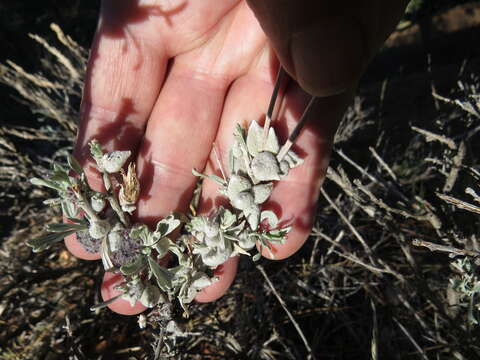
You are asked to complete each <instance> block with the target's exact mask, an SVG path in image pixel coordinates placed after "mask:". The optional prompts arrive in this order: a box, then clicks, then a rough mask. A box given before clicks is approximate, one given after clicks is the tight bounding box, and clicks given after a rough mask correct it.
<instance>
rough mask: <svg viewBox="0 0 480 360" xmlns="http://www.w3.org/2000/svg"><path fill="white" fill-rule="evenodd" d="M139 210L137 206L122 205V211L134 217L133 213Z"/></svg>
mask: <svg viewBox="0 0 480 360" xmlns="http://www.w3.org/2000/svg"><path fill="white" fill-rule="evenodd" d="M135 210H137V207H136V206H135V205H130V204H122V211H123V212H126V213H129V214H130V215H132V213H133V212H134V211H135Z"/></svg>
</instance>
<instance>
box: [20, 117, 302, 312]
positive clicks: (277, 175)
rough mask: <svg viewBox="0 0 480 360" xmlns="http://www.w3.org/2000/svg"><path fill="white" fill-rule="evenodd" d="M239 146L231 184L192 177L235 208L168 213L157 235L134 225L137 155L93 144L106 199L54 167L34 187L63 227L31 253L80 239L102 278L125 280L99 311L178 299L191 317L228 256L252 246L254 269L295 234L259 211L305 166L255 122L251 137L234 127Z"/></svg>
mask: <svg viewBox="0 0 480 360" xmlns="http://www.w3.org/2000/svg"><path fill="white" fill-rule="evenodd" d="M234 138H235V141H234V143H233V146H232V149H231V151H230V157H229V158H230V162H229V172H228V176H227V175H226V172H225V171H223V169H222V174H223V178H220V177H218V176H216V175H203V174H200V173H199V172H197V171H196V170H194V169H192V172H193V174H194V175H196V176H198V177H200V178H204V177H208V178H210V179H212V180H214V181H216V182H217V183H218V184H219V189H218V192H219V193H220V194H221V195H225V196H226V197H227V198H228V200H229V203H230V205H231V209H228V208H225V207H219V208H218V209H214V210H213V211H212V213H211V214H208V215H197V214H196V210H195V209H193V212H194V214H190V215H187V214H179V213H175V212H172V213H171V214H170V215H168V216H167V217H165V218H164V219H161V220H159V221H158V222H157V224H156V226H155V229H154V230H151V229H149V227H148V226H147V225H146V224H142V223H132V220H131V214H132V213H133V212H134V211H135V210H136V203H137V201H138V198H139V195H140V186H141V184H140V183H139V180H138V178H137V175H136V170H135V163H133V162H128V160H129V158H130V156H131V154H132V153H131V151H112V152H104V151H103V150H102V148H101V146H100V144H99V143H98V142H97V141H96V140H92V141H91V142H90V143H89V145H90V153H91V157H92V158H93V159H94V160H95V163H96V168H97V169H98V170H99V172H100V174H101V175H100V176H101V177H102V180H103V185H104V187H105V190H106V192H98V191H94V190H92V189H91V188H90V186H89V185H88V182H87V178H86V175H85V172H84V170H83V169H82V167H81V165H80V164H79V162H78V161H77V159H75V157H74V156H73V155H69V156H68V161H67V163H68V167H64V166H62V165H61V164H58V163H55V162H54V163H53V170H52V173H51V174H50V175H49V176H47V177H45V178H36V177H35V178H32V179H31V182H32V184H34V185H39V186H44V187H47V188H50V189H53V190H55V191H56V193H57V196H56V197H54V198H51V199H47V200H45V201H44V203H45V204H47V205H52V206H56V205H57V206H60V207H61V212H62V215H63V217H64V219H65V222H62V223H57V224H49V225H48V226H47V227H46V230H47V231H48V232H49V233H48V234H47V235H44V236H41V237H37V238H34V239H30V240H28V241H27V244H28V245H29V246H30V247H32V249H33V251H34V252H39V251H42V250H45V249H47V248H48V247H49V246H51V245H52V244H54V243H56V242H59V241H62V240H63V239H64V238H65V237H67V236H70V235H72V234H76V236H77V239H78V241H79V242H80V244H81V245H82V246H83V247H84V249H85V250H86V251H88V252H100V254H101V259H102V264H103V267H104V270H105V271H108V272H114V273H121V274H122V275H123V276H124V279H125V281H124V282H123V283H122V284H121V285H119V286H118V287H117V289H118V290H120V291H121V293H120V295H118V296H116V297H114V298H112V299H110V300H108V301H106V302H105V303H102V304H100V305H98V306H95V307H94V308H98V307H103V306H106V305H108V304H109V303H111V302H112V301H115V300H116V299H117V298H118V297H122V298H124V299H126V300H128V301H129V302H130V303H131V305H132V306H134V305H135V303H136V302H140V303H142V304H143V305H144V306H146V307H148V308H153V307H156V306H159V305H163V304H170V303H172V302H174V301H175V300H177V301H178V303H179V304H180V305H181V307H182V308H183V310H184V314H185V315H187V316H188V307H187V304H189V303H191V302H192V301H193V299H194V298H195V296H196V295H197V293H198V292H199V291H200V290H202V289H203V288H204V287H206V286H209V285H211V284H212V283H213V282H215V281H216V277H215V276H213V271H212V270H214V269H215V268H216V267H217V266H219V265H221V264H223V263H224V262H225V261H227V260H228V259H229V258H230V257H232V256H237V255H240V254H244V255H248V256H251V255H250V253H249V251H250V250H251V249H252V248H254V247H255V245H256V244H258V246H259V249H260V252H258V253H257V254H256V255H255V256H253V260H258V259H259V258H260V256H261V252H262V250H263V249H264V248H265V249H267V250H270V248H271V244H273V243H280V244H282V243H284V242H285V240H286V236H287V234H288V232H289V231H290V229H291V228H290V227H289V226H285V227H280V226H279V220H278V218H277V216H276V214H275V213H274V212H273V211H270V210H262V204H264V203H265V202H266V201H267V200H268V198H269V197H270V194H271V193H272V191H273V188H274V181H279V180H281V179H282V178H284V177H286V176H287V175H288V172H289V170H290V169H291V168H294V167H296V166H298V165H300V164H301V163H302V160H301V159H300V158H299V157H298V156H297V155H296V154H295V152H293V151H292V150H290V146H287V147H285V146H284V147H282V148H281V147H280V144H279V140H278V138H277V135H276V133H275V130H274V129H273V127H269V129H264V128H263V127H262V126H260V125H259V124H258V123H257V122H256V121H252V122H251V123H250V126H249V128H248V130H247V131H246V130H245V129H243V128H242V127H241V126H238V127H237V128H236V132H235V134H234ZM125 169H127V170H126V171H125ZM176 230H179V231H180V232H181V235H180V236H179V237H178V239H177V240H176V241H175V240H174V239H172V238H171V236H172V234H173V233H174V231H176ZM270 254H271V255H272V256H273V253H271V252H270ZM167 255H173V256H174V257H176V261H175V266H173V267H165V266H162V265H160V263H161V262H162V260H163V259H166V256H167Z"/></svg>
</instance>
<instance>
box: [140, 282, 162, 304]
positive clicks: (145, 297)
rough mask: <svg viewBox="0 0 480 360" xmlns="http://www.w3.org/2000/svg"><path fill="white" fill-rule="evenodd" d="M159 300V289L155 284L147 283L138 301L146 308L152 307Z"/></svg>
mask: <svg viewBox="0 0 480 360" xmlns="http://www.w3.org/2000/svg"><path fill="white" fill-rule="evenodd" d="M160 300H161V296H160V289H159V288H158V287H156V286H155V285H151V284H147V285H146V286H145V289H144V290H143V292H142V296H140V302H141V303H142V304H143V305H144V306H146V307H148V308H153V307H154V306H156V305H158V303H160Z"/></svg>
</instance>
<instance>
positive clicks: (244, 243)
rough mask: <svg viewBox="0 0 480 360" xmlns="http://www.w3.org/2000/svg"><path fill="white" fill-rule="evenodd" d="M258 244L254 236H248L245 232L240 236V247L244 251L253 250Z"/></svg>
mask: <svg viewBox="0 0 480 360" xmlns="http://www.w3.org/2000/svg"><path fill="white" fill-rule="evenodd" d="M256 243H257V241H256V239H255V238H254V237H252V236H248V234H247V233H246V232H245V231H244V232H242V233H240V236H239V237H238V245H239V246H240V247H241V248H242V249H244V250H250V249H253V248H254V247H255V244H256Z"/></svg>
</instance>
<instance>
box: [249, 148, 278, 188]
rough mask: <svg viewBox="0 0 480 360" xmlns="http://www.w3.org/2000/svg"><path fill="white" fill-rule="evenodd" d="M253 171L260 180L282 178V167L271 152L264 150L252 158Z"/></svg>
mask: <svg viewBox="0 0 480 360" xmlns="http://www.w3.org/2000/svg"><path fill="white" fill-rule="evenodd" d="M251 167H252V173H253V176H255V178H256V179H258V180H259V181H271V180H280V176H279V173H280V167H279V165H278V161H277V158H276V157H275V155H273V154H272V153H271V152H268V151H263V152H261V153H259V154H258V155H257V156H256V157H255V158H254V159H253V160H252V165H251Z"/></svg>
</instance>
